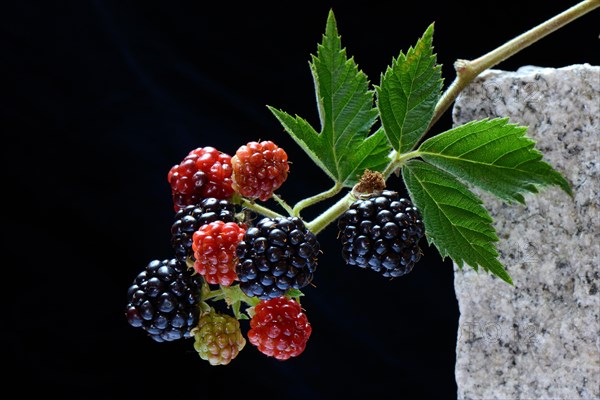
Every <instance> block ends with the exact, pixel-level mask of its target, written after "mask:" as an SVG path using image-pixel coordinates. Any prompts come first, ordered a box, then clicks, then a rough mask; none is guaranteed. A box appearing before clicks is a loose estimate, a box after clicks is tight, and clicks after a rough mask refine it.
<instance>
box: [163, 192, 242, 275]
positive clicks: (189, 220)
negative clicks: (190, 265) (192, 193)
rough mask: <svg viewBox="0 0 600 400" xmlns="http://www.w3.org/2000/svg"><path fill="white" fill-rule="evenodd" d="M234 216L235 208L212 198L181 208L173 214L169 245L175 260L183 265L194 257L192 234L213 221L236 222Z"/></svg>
mask: <svg viewBox="0 0 600 400" xmlns="http://www.w3.org/2000/svg"><path fill="white" fill-rule="evenodd" d="M235 215H236V208H235V206H234V205H233V204H232V203H231V202H229V201H228V200H219V199H216V198H214V197H209V198H206V199H202V200H201V201H200V202H199V203H198V204H196V205H190V206H186V207H183V208H182V209H181V210H179V211H178V212H177V214H175V222H174V223H173V225H172V226H171V235H172V236H171V245H172V246H173V249H174V250H175V258H177V259H178V260H179V261H181V262H183V263H185V262H186V260H187V258H188V257H192V258H193V257H194V250H193V249H192V243H193V241H194V240H193V238H194V232H196V231H197V230H198V229H200V227H201V226H202V225H206V224H209V223H211V222H215V221H223V222H236V218H235Z"/></svg>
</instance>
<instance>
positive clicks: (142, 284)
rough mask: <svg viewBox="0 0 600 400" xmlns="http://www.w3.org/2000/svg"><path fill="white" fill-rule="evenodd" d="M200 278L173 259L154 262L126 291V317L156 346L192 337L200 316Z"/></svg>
mask: <svg viewBox="0 0 600 400" xmlns="http://www.w3.org/2000/svg"><path fill="white" fill-rule="evenodd" d="M201 287H202V277H201V276H200V275H195V274H193V272H192V271H189V270H188V268H187V266H186V265H185V264H184V263H181V262H179V261H177V260H176V259H170V260H153V261H151V262H150V263H149V264H148V265H147V266H146V268H145V269H144V270H143V271H142V272H140V273H139V274H138V276H137V277H136V278H135V280H134V281H133V284H132V285H131V286H130V287H129V290H128V291H127V299H128V300H127V301H128V303H127V307H126V317H127V321H128V322H129V324H130V325H131V326H134V327H136V328H142V329H144V330H145V331H146V332H148V334H149V335H150V337H151V338H152V339H154V340H155V341H157V342H165V341H173V340H177V339H181V338H188V337H191V336H192V334H191V330H192V329H193V328H194V327H195V326H196V325H197V324H198V319H199V316H200V308H199V307H200V306H199V304H200V290H201Z"/></svg>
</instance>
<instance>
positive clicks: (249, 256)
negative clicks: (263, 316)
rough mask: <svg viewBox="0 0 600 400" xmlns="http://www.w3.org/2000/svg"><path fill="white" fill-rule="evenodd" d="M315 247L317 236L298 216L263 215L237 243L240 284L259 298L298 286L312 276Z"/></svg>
mask: <svg viewBox="0 0 600 400" xmlns="http://www.w3.org/2000/svg"><path fill="white" fill-rule="evenodd" d="M319 251H320V248H319V242H318V241H317V237H316V236H315V235H314V234H313V233H312V232H311V231H309V230H308V229H307V228H306V226H305V225H304V222H302V220H301V219H300V218H296V217H278V218H266V217H265V218H263V219H261V220H260V221H259V222H258V223H257V224H256V226H254V227H251V228H249V229H248V230H247V231H246V234H245V235H244V240H242V241H241V242H240V243H239V244H238V247H237V256H238V259H239V261H238V264H237V265H236V273H237V276H238V279H239V280H240V284H239V285H240V288H241V289H242V291H243V292H244V293H245V294H246V295H248V296H251V297H253V296H255V297H258V298H259V299H263V300H266V299H273V298H276V297H280V296H283V295H284V294H285V293H286V292H287V291H288V290H289V289H291V288H293V289H301V288H303V287H305V286H306V285H308V284H309V283H310V282H311V281H312V279H313V274H314V272H315V270H316V268H317V257H318V255H319Z"/></svg>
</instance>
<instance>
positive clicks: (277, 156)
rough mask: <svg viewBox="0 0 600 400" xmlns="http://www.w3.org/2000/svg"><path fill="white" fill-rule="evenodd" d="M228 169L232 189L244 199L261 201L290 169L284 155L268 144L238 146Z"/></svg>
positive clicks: (252, 143) (283, 178)
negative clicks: (230, 174) (231, 168)
mask: <svg viewBox="0 0 600 400" xmlns="http://www.w3.org/2000/svg"><path fill="white" fill-rule="evenodd" d="M231 165H232V167H233V176H232V178H233V189H234V190H235V191H236V192H238V193H239V194H241V195H242V196H244V197H247V198H249V199H260V200H261V201H266V200H268V199H270V198H271V197H272V196H273V192H274V191H275V190H277V189H279V187H280V186H281V185H282V184H283V182H285V180H286V179H287V176H288V172H289V169H290V168H289V165H288V157H287V154H286V152H285V151H284V150H283V149H282V148H280V147H278V146H277V145H276V144H275V143H273V142H271V141H269V140H267V141H263V142H249V143H248V144H246V145H244V146H241V147H240V148H239V149H238V150H237V151H236V153H235V155H234V156H233V157H232V159H231Z"/></svg>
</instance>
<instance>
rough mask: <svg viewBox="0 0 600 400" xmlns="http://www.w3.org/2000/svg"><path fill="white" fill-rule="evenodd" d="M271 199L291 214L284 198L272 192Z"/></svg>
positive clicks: (290, 209)
mask: <svg viewBox="0 0 600 400" xmlns="http://www.w3.org/2000/svg"><path fill="white" fill-rule="evenodd" d="M273 199H274V200H275V201H276V202H277V203H279V205H280V206H281V208H283V209H284V210H285V211H286V212H287V213H288V214H289V215H290V216H292V215H293V211H292V207H290V206H289V205H288V203H287V202H286V201H285V200H283V199H282V198H281V197H279V196H278V195H276V194H275V193H273Z"/></svg>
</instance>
